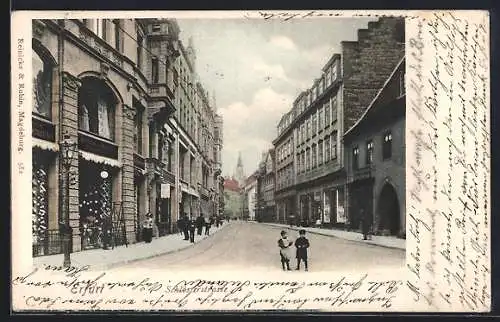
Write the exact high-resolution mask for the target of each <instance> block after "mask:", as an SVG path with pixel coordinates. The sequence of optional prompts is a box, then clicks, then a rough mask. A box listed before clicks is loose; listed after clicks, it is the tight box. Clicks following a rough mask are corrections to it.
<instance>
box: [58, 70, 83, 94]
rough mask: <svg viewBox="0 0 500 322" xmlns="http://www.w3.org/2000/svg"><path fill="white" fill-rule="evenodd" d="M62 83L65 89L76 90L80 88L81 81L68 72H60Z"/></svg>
mask: <svg viewBox="0 0 500 322" xmlns="http://www.w3.org/2000/svg"><path fill="white" fill-rule="evenodd" d="M62 81H63V85H64V87H65V88H68V89H71V90H74V91H76V90H78V88H80V86H82V81H81V80H80V79H78V77H75V76H73V75H71V74H70V73H68V72H62Z"/></svg>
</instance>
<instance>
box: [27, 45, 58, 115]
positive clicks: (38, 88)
mask: <svg viewBox="0 0 500 322" xmlns="http://www.w3.org/2000/svg"><path fill="white" fill-rule="evenodd" d="M32 68H33V113H34V114H35V115H38V116H41V117H43V118H46V119H49V120H50V119H51V117H52V111H51V96H52V95H51V93H52V68H53V66H52V64H51V63H50V62H49V61H48V59H45V57H43V56H42V55H40V54H39V53H38V51H37V50H35V49H33V55H32Z"/></svg>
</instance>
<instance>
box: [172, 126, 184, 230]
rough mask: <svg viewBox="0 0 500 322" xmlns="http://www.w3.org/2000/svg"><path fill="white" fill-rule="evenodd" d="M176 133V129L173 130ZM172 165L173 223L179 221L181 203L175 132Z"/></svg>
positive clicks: (175, 135) (176, 135) (177, 136)
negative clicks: (173, 182) (173, 176)
mask: <svg viewBox="0 0 500 322" xmlns="http://www.w3.org/2000/svg"><path fill="white" fill-rule="evenodd" d="M174 130H175V131H177V128H176V129H174ZM172 160H173V164H172V172H173V174H174V175H175V184H174V192H173V195H172V216H173V218H174V219H172V220H173V221H176V222H177V220H179V218H180V216H181V212H180V209H179V205H180V202H181V198H182V196H181V187H180V182H179V176H180V168H179V167H180V164H179V134H178V133H177V132H176V133H174V156H173V158H172Z"/></svg>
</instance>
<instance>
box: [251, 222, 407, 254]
mask: <svg viewBox="0 0 500 322" xmlns="http://www.w3.org/2000/svg"><path fill="white" fill-rule="evenodd" d="M254 223H256V224H264V225H268V226H274V227H277V228H286V229H292V230H300V229H304V230H305V231H306V232H308V233H313V234H318V235H323V236H331V237H337V238H342V239H346V240H350V241H355V242H359V243H363V244H370V245H376V246H381V247H387V248H395V249H401V250H406V239H402V238H397V237H392V236H371V238H372V239H371V240H363V235H362V234H360V233H357V232H352V231H345V230H340V229H326V228H314V227H297V226H292V227H290V225H285V224H277V223H258V222H254Z"/></svg>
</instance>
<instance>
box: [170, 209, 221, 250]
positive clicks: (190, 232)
mask: <svg viewBox="0 0 500 322" xmlns="http://www.w3.org/2000/svg"><path fill="white" fill-rule="evenodd" d="M214 224H215V225H216V227H219V225H222V221H221V220H220V219H218V218H214V217H212V216H211V217H210V218H208V219H206V218H205V217H204V216H203V215H201V214H200V215H199V216H198V217H197V218H196V219H189V217H188V215H187V214H184V215H183V216H182V217H181V218H179V220H178V221H177V228H178V229H179V233H180V234H181V235H183V236H184V240H189V241H190V242H191V243H194V236H195V233H196V234H197V235H198V236H201V235H202V234H203V228H205V235H206V236H208V235H210V228H211V227H212V225H214Z"/></svg>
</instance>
